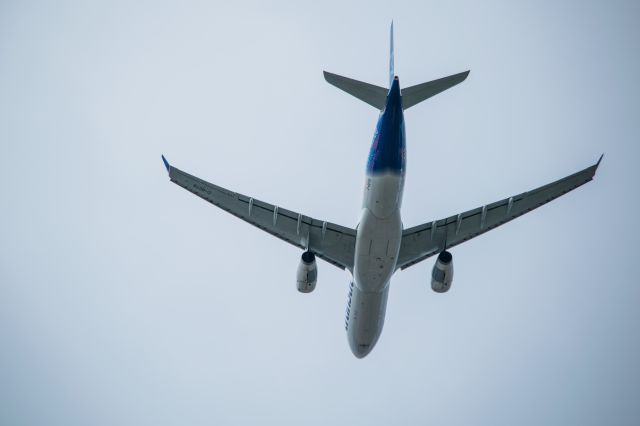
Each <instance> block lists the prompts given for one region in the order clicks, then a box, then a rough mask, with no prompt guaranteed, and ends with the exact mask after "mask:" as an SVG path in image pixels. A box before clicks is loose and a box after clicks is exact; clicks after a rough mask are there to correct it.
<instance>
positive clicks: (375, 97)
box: [324, 71, 444, 110]
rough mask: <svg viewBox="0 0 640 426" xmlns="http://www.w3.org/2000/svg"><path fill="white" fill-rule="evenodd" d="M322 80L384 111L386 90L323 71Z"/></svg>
mask: <svg viewBox="0 0 640 426" xmlns="http://www.w3.org/2000/svg"><path fill="white" fill-rule="evenodd" d="M324 79H325V80H327V83H329V84H332V85H334V86H336V87H337V88H338V89H340V90H344V91H345V92H347V93H348V94H350V95H352V96H355V97H356V98H358V99H360V100H361V101H363V102H366V103H368V104H369V105H371V106H374V107H376V108H378V109H380V110H382V109H384V105H385V102H386V100H387V93H388V92H389V90H388V89H385V88H384V87H380V86H375V85H373V84H369V83H365V82H363V81H358V80H354V79H352V78H347V77H343V76H341V75H338V74H332V73H330V72H327V71H324ZM442 90H444V89H442Z"/></svg>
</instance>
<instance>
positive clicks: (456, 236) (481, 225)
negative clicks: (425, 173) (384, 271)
mask: <svg viewBox="0 0 640 426" xmlns="http://www.w3.org/2000/svg"><path fill="white" fill-rule="evenodd" d="M601 160H602V156H600V159H599V160H598V162H597V163H596V164H594V165H593V166H590V167H587V168H586V169H584V170H581V171H579V172H577V173H574V174H572V175H571V176H567V177H565V178H563V179H560V180H557V181H555V182H552V183H550V184H548V185H544V186H541V187H539V188H536V189H534V190H532V191H528V192H524V193H522V194H519V195H514V196H513V197H509V198H505V199H504V200H500V201H497V202H495V203H492V204H487V205H485V206H482V207H478V208H475V209H473V210H469V211H466V212H464V213H460V214H457V215H454V216H450V217H448V218H446V219H440V220H434V221H433V222H429V223H425V224H422V225H419V226H415V227H413V228H409V229H405V230H404V231H403V232H402V244H401V245H400V254H399V255H398V263H397V268H401V269H405V268H408V267H409V266H412V265H415V264H416V263H418V262H421V261H423V260H425V259H427V258H429V257H431V256H433V255H434V254H438V253H440V252H441V251H443V250H445V249H448V248H451V247H453V246H455V245H458V244H460V243H463V242H465V241H467V240H470V239H471V238H474V237H477V236H478V235H480V234H484V233H485V232H487V231H489V230H491V229H493V228H496V227H498V226H500V225H502V224H503V223H507V222H509V221H510V220H512V219H515V218H517V217H519V216H522V215H523V214H525V213H528V212H530V211H531V210H533V209H535V208H538V207H540V206H541V205H543V204H546V203H548V202H549V201H551V200H553V199H555V198H558V197H559V196H561V195H564V194H566V193H567V192H569V191H571V190H574V189H576V188H577V187H579V186H581V185H584V184H585V183H587V182H589V181H591V180H592V179H593V176H594V175H595V173H596V170H597V168H598V165H600V161H601Z"/></svg>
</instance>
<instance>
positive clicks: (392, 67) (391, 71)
mask: <svg viewBox="0 0 640 426" xmlns="http://www.w3.org/2000/svg"><path fill="white" fill-rule="evenodd" d="M389 38H390V42H389V88H391V86H392V85H393V77H395V75H396V72H395V69H394V65H393V21H391V35H390V37H389Z"/></svg>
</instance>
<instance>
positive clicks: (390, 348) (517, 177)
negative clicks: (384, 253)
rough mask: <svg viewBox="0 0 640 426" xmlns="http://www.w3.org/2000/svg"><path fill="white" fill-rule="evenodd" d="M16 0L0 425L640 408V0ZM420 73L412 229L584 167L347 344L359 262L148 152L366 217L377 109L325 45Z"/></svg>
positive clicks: (367, 66)
mask: <svg viewBox="0 0 640 426" xmlns="http://www.w3.org/2000/svg"><path fill="white" fill-rule="evenodd" d="M269 3H275V4H268V5H267V4H266V2H265V3H262V2H255V3H251V2H247V3H238V4H234V5H231V4H225V5H219V4H216V3H215V2H197V1H194V2H175V3H174V4H172V3H163V2H155V1H146V2H129V1H127V2H104V3H103V2H81V1H78V2H17V1H4V2H2V3H1V4H0V142H1V144H2V145H1V146H2V150H1V152H0V158H1V159H2V167H0V193H1V194H2V199H3V202H2V208H1V209H0V342H1V344H0V423H1V424H6V425H43V424H47V425H87V424H91V425H114V424H122V425H134V424H136V425H140V424H143V425H151V424H153V425H175V424H189V425H204V424H228V425H234V424H250V423H251V424H255V423H258V422H259V423H262V424H309V425H325V424H328V423H329V422H331V423H337V424H342V423H349V424H352V425H354V426H355V425H365V424H366V425H386V424H426V423H432V424H450V425H468V424H487V425H489V424H490V425H512V424H522V425H540V424H550V425H566V424H586V425H601V424H617V425H627V424H628V425H632V424H638V421H639V419H640V404H639V401H638V396H639V395H640V368H639V366H638V359H640V333H639V332H638V324H639V323H640V322H639V321H640V311H639V310H638V305H639V302H640V286H639V285H638V284H639V282H638V278H637V272H636V270H635V268H634V266H635V263H636V262H637V261H638V254H637V253H638V251H637V243H636V241H637V239H638V237H640V235H639V232H638V227H637V225H636V222H637V218H638V215H639V213H640V208H639V204H638V195H639V194H638V182H640V171H639V168H638V166H637V163H638V159H639V158H640V148H638V142H639V140H640V138H639V136H640V135H639V133H640V132H639V130H638V111H640V101H639V99H640V86H639V84H638V81H637V76H638V75H639V74H640V69H639V58H638V40H640V27H638V25H637V22H638V20H639V19H640V6H639V5H638V3H637V2H633V1H628V2H626V1H617V2H606V1H599V2H590V1H586V2H584V1H580V2H577V1H575V2H570V1H567V2H560V3H558V2H550V1H549V2H530V3H528V4H524V3H517V2H508V1H505V2H472V1H468V2H465V1H451V2H393V3H394V4H393V6H392V5H391V2H370V1H367V2H348V3H346V4H345V3H343V2H338V1H323V2H301V1H296V2H293V1H292V2H269ZM391 19H394V20H395V26H396V72H397V73H398V74H399V75H400V81H401V83H402V84H403V85H404V86H408V85H413V84H417V83H421V82H423V81H428V80H431V79H435V78H439V77H443V76H446V75H449V74H453V73H457V72H460V71H464V70H467V69H471V74H470V76H469V78H468V79H467V81H465V82H464V83H463V84H461V85H460V86H458V87H456V88H454V89H451V90H450V91H447V92H445V93H443V94H441V95H438V96H437V97H435V98H433V99H430V100H429V101H427V102H425V103H423V104H421V105H420V106H418V107H415V108H413V109H411V110H410V111H408V112H407V114H406V121H407V142H408V174H407V184H406V191H405V197H404V200H405V201H404V206H403V218H404V223H405V225H406V226H413V225H416V224H419V223H422V222H425V221H430V220H433V219H435V218H441V217H445V216H449V215H451V214H455V213H457V212H459V211H463V210H467V209H470V208H473V207H476V206H479V205H483V204H485V203H488V202H492V201H495V200H497V199H500V198H503V197H505V196H508V195H512V194H515V193H519V192H522V191H525V190H528V189H531V188H533V187H536V186H538V185H541V184H545V183H547V182H550V181H552V180H555V179H557V178H560V177H563V176H565V175H567V174H569V173H573V172H574V171H577V170H580V169H582V168H584V167H586V166H588V165H590V164H592V163H593V162H595V161H596V160H597V158H598V156H599V155H600V154H601V153H602V152H604V153H605V158H604V161H603V163H602V165H601V167H600V169H599V170H598V174H597V176H596V180H595V181H594V182H592V183H590V184H588V185H586V186H584V187H582V188H580V189H578V190H576V191H575V192H572V193H570V194H568V195H567V196H565V197H563V198H561V199H559V200H557V201H555V202H553V203H551V204H549V205H547V206H544V207H543V208H541V209H540V210H536V211H535V212H533V213H531V214H529V215H527V216H525V217H523V218H520V219H518V220H516V221H515V222H512V223H510V224H508V225H505V226H504V227H501V228H499V229H498V230H496V231H494V232H491V233H489V234H486V235H485V236H482V237H480V238H478V239H475V240H473V241H471V242H468V243H466V244H464V245H462V246H458V247H456V248H455V249H454V250H453V255H454V259H455V260H454V263H455V268H456V277H455V280H454V285H453V289H452V290H451V291H450V292H449V293H447V294H445V295H438V294H435V293H433V292H432V291H431V290H430V289H429V271H430V268H431V267H432V264H433V262H432V260H430V261H426V262H424V263H422V264H419V265H417V266H415V267H412V268H410V269H409V270H407V271H404V272H401V273H398V274H397V275H396V276H395V277H394V280H393V282H392V289H391V295H390V300H389V306H388V311H387V322H386V325H385V330H384V332H383V334H382V337H381V339H380V342H379V343H378V346H377V347H376V348H375V350H374V351H373V352H372V353H371V355H369V356H368V357H367V358H365V359H364V360H357V359H356V358H354V357H353V355H351V353H350V351H349V347H348V344H347V341H346V336H345V333H344V326H343V321H344V320H343V318H344V307H345V297H346V292H347V284H348V281H347V280H348V278H347V275H346V274H345V273H344V272H342V271H340V270H338V269H336V268H334V267H332V266H330V265H328V264H326V263H324V262H322V263H321V264H320V265H319V266H320V277H319V283H318V287H317V289H316V291H315V292H314V293H312V294H311V295H301V294H298V293H297V292H296V290H295V282H294V281H295V269H296V266H297V263H298V260H299V255H300V252H299V250H297V249H295V248H293V247H290V246H288V245H286V244H284V243H282V242H281V241H279V240H276V239H274V238H272V237H270V236H269V235H266V234H263V233H261V232H259V231H258V230H256V229H255V228H253V227H251V226H249V225H247V224H245V223H243V222H241V221H239V220H237V219H236V218H233V217H231V216H229V215H227V214H226V213H224V212H222V211H219V210H217V209H216V208H214V207H213V206H210V205H208V204H207V203H205V202H203V201H202V200H200V199H198V198H196V197H195V196H193V195H192V194H190V193H188V192H186V191H184V190H182V189H181V188H179V187H177V186H175V185H173V184H171V183H170V182H169V181H168V179H167V176H166V172H165V170H164V168H163V167H162V163H161V161H160V154H161V153H164V154H165V155H167V157H168V158H169V160H170V161H172V163H174V164H175V165H176V166H178V167H180V168H182V169H184V170H186V171H189V172H191V173H193V174H196V175H198V176H200V177H202V178H204V179H207V180H209V181H212V182H215V183H217V184H220V185H223V186H226V187H229V188H230V189H233V190H236V191H239V192H242V193H245V194H249V195H251V196H254V197H256V198H259V199H264V200H266V201H269V202H272V203H274V204H278V205H281V206H284V207H287V208H289V209H293V210H297V211H301V212H303V213H305V214H307V215H311V216H314V217H318V218H323V219H326V220H330V221H333V222H336V223H340V224H343V225H346V226H353V225H355V220H356V217H357V214H358V210H359V207H360V202H361V190H362V184H363V179H364V176H363V174H364V168H365V161H366V155H367V151H368V148H369V144H370V140H371V136H372V134H373V130H374V125H375V122H376V119H377V112H376V111H375V110H374V109H372V108H371V107H369V106H368V105H366V104H364V103H362V102H359V101H358V100H356V99H355V98H351V97H349V96H347V95H346V94H344V93H341V92H339V91H338V90H336V89H335V88H333V87H332V86H329V85H328V84H326V83H325V82H324V80H323V78H322V74H321V71H322V70H323V69H326V70H329V71H332V72H335V73H339V74H343V75H347V76H350V77H353V78H357V79H361V80H365V81H368V82H371V83H374V84H379V85H384V84H385V82H386V78H387V61H388V56H387V55H388V26H389V22H390V21H391Z"/></svg>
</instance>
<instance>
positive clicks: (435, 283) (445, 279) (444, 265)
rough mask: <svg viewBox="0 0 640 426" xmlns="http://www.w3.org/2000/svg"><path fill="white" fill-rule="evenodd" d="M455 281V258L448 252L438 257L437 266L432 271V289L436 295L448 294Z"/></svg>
mask: <svg viewBox="0 0 640 426" xmlns="http://www.w3.org/2000/svg"><path fill="white" fill-rule="evenodd" d="M452 281H453V256H451V253H449V252H448V251H446V250H445V251H443V252H442V253H440V254H439V255H438V260H436V264H435V265H433V271H431V289H432V290H433V291H435V292H436V293H446V292H447V291H449V289H450V288H451V282H452Z"/></svg>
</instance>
